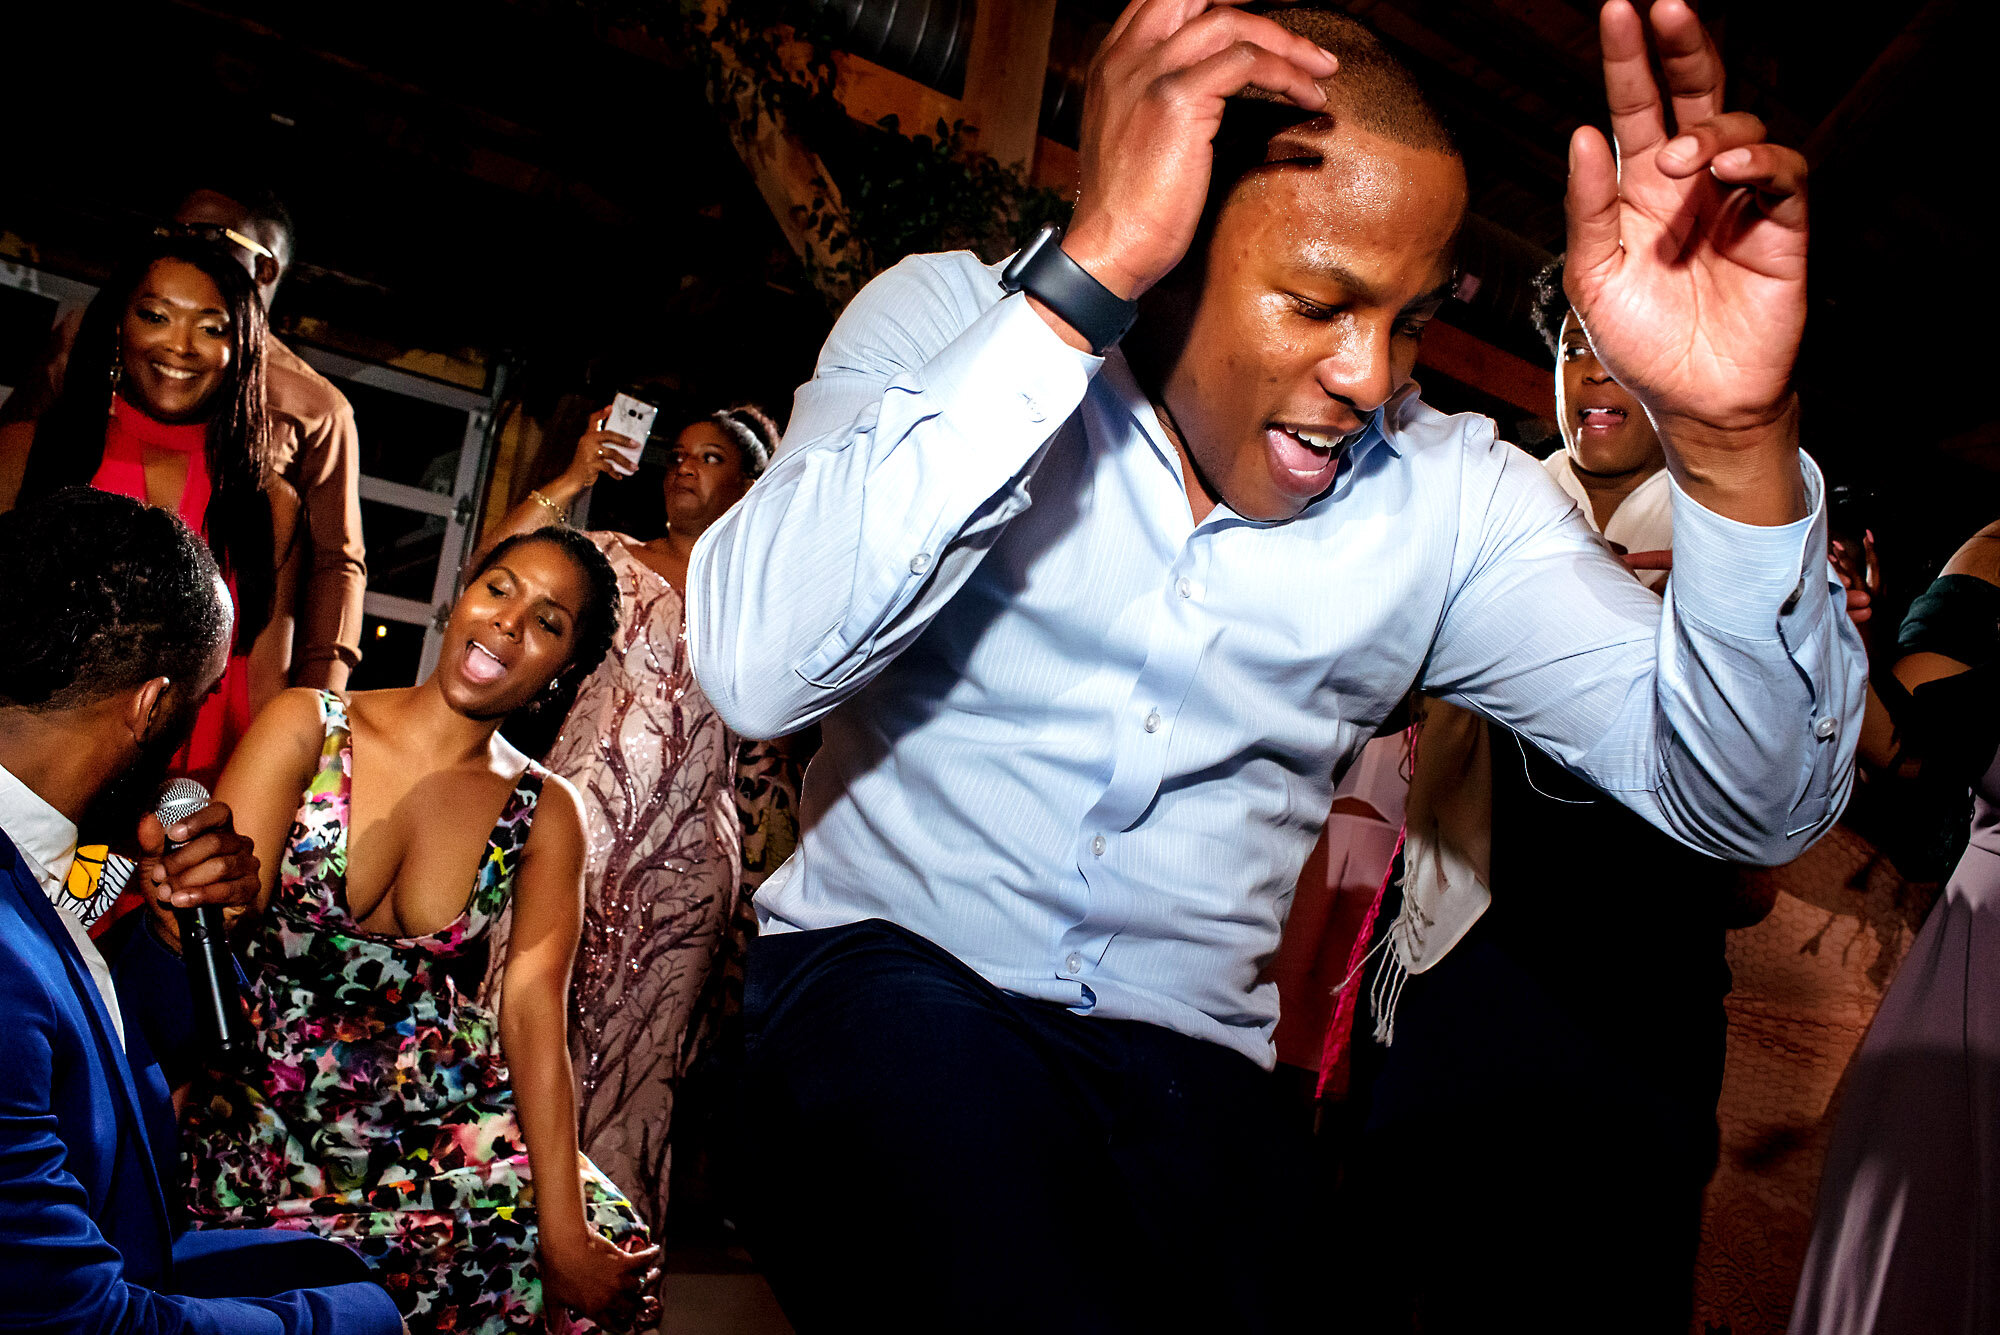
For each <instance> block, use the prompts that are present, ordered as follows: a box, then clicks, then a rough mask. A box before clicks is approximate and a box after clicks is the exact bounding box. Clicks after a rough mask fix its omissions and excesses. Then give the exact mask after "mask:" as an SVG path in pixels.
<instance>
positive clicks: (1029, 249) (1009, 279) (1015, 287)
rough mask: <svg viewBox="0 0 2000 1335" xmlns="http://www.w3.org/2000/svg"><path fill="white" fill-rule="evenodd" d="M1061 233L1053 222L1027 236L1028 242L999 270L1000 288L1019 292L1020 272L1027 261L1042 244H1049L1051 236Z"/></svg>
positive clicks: (1032, 257) (1033, 256)
mask: <svg viewBox="0 0 2000 1335" xmlns="http://www.w3.org/2000/svg"><path fill="white" fill-rule="evenodd" d="M1061 235H1062V229H1061V228H1059V227H1057V226H1056V225H1055V224H1054V223H1050V224H1048V225H1047V226H1045V227H1043V228H1042V230H1041V231H1039V232H1037V233H1035V234H1034V235H1033V236H1032V237H1029V238H1028V244H1027V245H1025V246H1022V247H1021V249H1020V251H1019V252H1018V253H1017V254H1016V255H1015V256H1014V258H1013V259H1012V260H1010V261H1009V262H1008V264H1007V267H1006V268H1005V269H1003V270H1001V271H1000V287H1001V289H1002V290H1003V291H1006V292H1019V291H1020V290H1021V274H1022V273H1023V272H1024V271H1025V270H1026V269H1027V267H1028V262H1029V261H1030V260H1032V259H1034V258H1035V256H1036V255H1037V254H1038V253H1039V252H1040V251H1041V249H1042V247H1043V246H1046V245H1047V244H1049V241H1050V239H1051V238H1052V237H1058V236H1061Z"/></svg>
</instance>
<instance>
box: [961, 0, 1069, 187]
mask: <svg viewBox="0 0 2000 1335" xmlns="http://www.w3.org/2000/svg"><path fill="white" fill-rule="evenodd" d="M1055 23H1056V0H981V3H980V5H979V8H978V11H977V16H976V17H975V18H974V20H973V25H972V50H971V52H970V53H969V54H968V55H967V56H966V61H965V119H966V120H967V121H969V122H971V123H972V124H973V125H976V126H978V127H979V146H980V147H981V148H983V149H985V150H986V151H987V152H988V153H990V154H992V155H993V158H994V160H995V161H996V162H1000V163H1004V164H1006V165H1009V166H1015V167H1020V168H1021V169H1023V170H1024V171H1025V170H1026V169H1027V168H1028V165H1029V164H1030V162H1032V161H1033V159H1034V156H1035V138H1036V134H1035V131H1036V129H1037V128H1038V127H1039V126H1040V124H1041V118H1042V85H1043V83H1044V82H1045V81H1046V80H1047V79H1048V74H1049V36H1050V34H1051V33H1053V32H1054V31H1055Z"/></svg>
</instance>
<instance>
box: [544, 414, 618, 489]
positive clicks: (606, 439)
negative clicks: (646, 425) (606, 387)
mask: <svg viewBox="0 0 2000 1335" xmlns="http://www.w3.org/2000/svg"><path fill="white" fill-rule="evenodd" d="M610 420H611V407H610V405H609V404H607V405H605V406H604V407H602V408H599V409H598V410H597V411H596V412H594V413H592V414H591V415H590V428H589V430H587V431H585V432H584V433H583V435H582V436H580V437H579V438H578V439H577V442H576V455H575V457H574V458H572V459H571V460H570V461H569V467H568V468H566V469H564V470H563V475H562V480H563V481H564V482H566V483H568V484H570V485H571V486H572V487H573V488H574V489H575V490H576V491H579V492H580V491H582V490H583V489H584V488H586V487H588V486H589V485H590V484H591V483H593V482H595V481H597V479H598V478H599V477H601V476H603V475H604V474H606V473H609V474H611V476H613V477H630V476H632V474H633V473H634V472H636V471H637V470H636V469H634V468H633V467H632V466H631V465H630V464H628V463H626V461H625V456H624V455H623V454H620V453H619V451H620V450H627V451H629V450H630V449H631V448H632V438H631V437H629V436H621V435H619V434H618V433H617V432H616V431H606V430H605V429H604V424H605V423H606V422H608V421H610Z"/></svg>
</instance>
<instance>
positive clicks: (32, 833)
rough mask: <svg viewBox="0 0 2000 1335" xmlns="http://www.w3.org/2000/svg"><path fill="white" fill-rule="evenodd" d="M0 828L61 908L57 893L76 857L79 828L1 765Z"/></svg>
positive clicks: (67, 877) (36, 878)
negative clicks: (77, 830)
mask: <svg viewBox="0 0 2000 1335" xmlns="http://www.w3.org/2000/svg"><path fill="white" fill-rule="evenodd" d="M0 828H5V829H6V831H7V837H8V838H9V839H12V840H13V841H14V847H16V848H18V849H19V850H21V852H22V854H23V855H25V856H26V857H27V859H28V862H29V865H30V866H31V867H32V868H33V870H34V873H35V880H36V882H37V883H39V884H40V885H41V887H42V890H43V891H44V892H45V893H46V894H48V896H49V897H50V898H51V899H54V900H56V901H57V903H58V905H60V903H61V899H60V897H59V896H58V895H57V891H59V890H60V889H61V888H62V886H63V884H64V883H65V882H66V881H67V880H68V879H69V866H70V863H71V862H72V861H73V860H74V859H75V857H76V826H75V825H74V824H72V823H71V822H70V819H69V817H67V816H65V815H63V814H62V812H60V811H57V810H56V809H55V808H54V807H52V806H50V805H49V804H48V803H47V802H46V801H44V800H43V798H42V796H41V794H39V793H37V792H36V791H35V790H34V789H32V788H30V787H28V785H27V784H25V783H22V782H21V781H20V780H19V779H18V778H16V777H15V776H14V775H13V773H12V772H11V771H9V770H8V768H7V767H6V766H5V765H0Z"/></svg>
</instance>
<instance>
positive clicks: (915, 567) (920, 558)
mask: <svg viewBox="0 0 2000 1335" xmlns="http://www.w3.org/2000/svg"><path fill="white" fill-rule="evenodd" d="M930 568H931V554H930V553H929V552H918V553H917V554H916V555H915V556H913V557H911V558H910V573H911V574H912V575H921V574H923V573H924V572H925V571H926V570H929V569H930Z"/></svg>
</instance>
